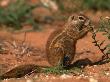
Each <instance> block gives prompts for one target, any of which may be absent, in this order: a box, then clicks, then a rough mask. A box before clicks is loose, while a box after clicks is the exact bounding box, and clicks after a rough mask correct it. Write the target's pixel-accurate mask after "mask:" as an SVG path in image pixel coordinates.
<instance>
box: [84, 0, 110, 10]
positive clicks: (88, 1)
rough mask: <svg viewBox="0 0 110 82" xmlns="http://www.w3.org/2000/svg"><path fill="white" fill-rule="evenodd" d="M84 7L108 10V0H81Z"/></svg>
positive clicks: (109, 1)
mask: <svg viewBox="0 0 110 82" xmlns="http://www.w3.org/2000/svg"><path fill="white" fill-rule="evenodd" d="M82 6H83V7H84V8H86V9H87V8H88V9H93V10H110V0H106V1H105V0H83V3H82Z"/></svg>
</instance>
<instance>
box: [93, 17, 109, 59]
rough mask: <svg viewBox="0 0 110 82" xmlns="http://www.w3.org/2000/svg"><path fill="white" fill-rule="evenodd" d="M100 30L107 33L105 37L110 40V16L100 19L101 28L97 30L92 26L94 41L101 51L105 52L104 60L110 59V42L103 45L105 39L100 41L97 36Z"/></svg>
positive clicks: (104, 33)
mask: <svg viewBox="0 0 110 82" xmlns="http://www.w3.org/2000/svg"><path fill="white" fill-rule="evenodd" d="M98 32H102V34H103V35H105V37H107V38H108V40H110V18H109V17H107V18H102V17H101V18H100V21H99V28H98V29H97V30H94V28H92V34H93V35H92V38H93V40H94V41H93V43H94V45H95V46H97V47H98V48H99V50H100V51H101V53H102V54H103V56H102V60H107V61H110V58H109V54H110V43H108V44H107V45H106V46H103V47H102V45H103V44H104V42H105V40H103V41H99V40H97V38H96V35H97V33H98Z"/></svg>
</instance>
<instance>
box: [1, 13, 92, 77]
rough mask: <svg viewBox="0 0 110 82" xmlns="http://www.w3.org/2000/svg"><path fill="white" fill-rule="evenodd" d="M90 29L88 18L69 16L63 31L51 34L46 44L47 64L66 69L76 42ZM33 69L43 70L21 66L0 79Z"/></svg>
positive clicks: (20, 75) (21, 74) (73, 52)
mask: <svg viewBox="0 0 110 82" xmlns="http://www.w3.org/2000/svg"><path fill="white" fill-rule="evenodd" d="M90 27H91V25H90V20H89V18H88V17H86V16H84V15H82V14H79V15H72V16H70V17H69V19H68V21H67V23H66V24H65V26H64V29H60V30H57V31H55V32H53V33H52V34H51V35H50V37H49V38H48V41H47V44H46V54H47V59H48V62H49V63H50V64H51V65H52V66H57V65H60V64H63V65H64V66H67V67H68V66H69V64H71V62H72V60H73V59H74V56H75V51H76V43H77V40H78V39H81V38H82V37H84V36H85V35H86V34H87V32H88V31H89V30H90ZM44 68H45V66H44ZM35 69H36V70H37V69H38V70H40V71H42V70H43V69H42V67H40V66H37V65H33V64H32V65H30V64H29V65H21V66H18V67H15V68H13V69H12V70H10V71H8V72H6V73H4V74H3V75H1V76H0V78H1V79H6V78H19V77H22V76H24V75H26V74H27V73H29V72H31V71H33V70H35Z"/></svg>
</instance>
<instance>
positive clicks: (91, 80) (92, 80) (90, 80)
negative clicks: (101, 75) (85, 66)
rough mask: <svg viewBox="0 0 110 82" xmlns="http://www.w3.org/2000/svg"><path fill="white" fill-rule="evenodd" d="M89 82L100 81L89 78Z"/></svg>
mask: <svg viewBox="0 0 110 82" xmlns="http://www.w3.org/2000/svg"><path fill="white" fill-rule="evenodd" d="M89 82H98V80H97V79H94V78H89Z"/></svg>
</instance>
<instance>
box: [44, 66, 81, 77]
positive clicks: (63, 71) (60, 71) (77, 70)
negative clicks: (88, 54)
mask: <svg viewBox="0 0 110 82" xmlns="http://www.w3.org/2000/svg"><path fill="white" fill-rule="evenodd" d="M81 72H82V70H81V68H78V67H73V68H71V69H67V68H64V67H62V66H56V67H50V68H45V69H44V73H46V74H49V73H50V74H58V75H61V74H69V73H72V74H75V75H76V74H79V73H81Z"/></svg>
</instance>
